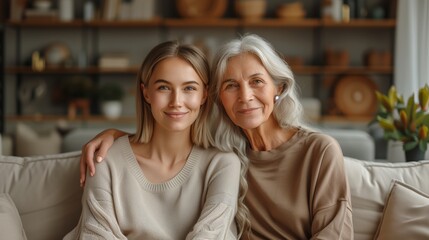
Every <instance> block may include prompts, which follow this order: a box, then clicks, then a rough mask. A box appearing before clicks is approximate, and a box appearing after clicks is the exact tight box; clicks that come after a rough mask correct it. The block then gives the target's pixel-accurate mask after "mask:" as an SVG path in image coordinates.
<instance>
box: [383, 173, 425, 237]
mask: <svg viewBox="0 0 429 240" xmlns="http://www.w3.org/2000/svg"><path fill="white" fill-rule="evenodd" d="M428 216H429V195H427V194H425V193H423V192H421V191H419V190H418V189H416V188H414V187H412V186H409V185H407V184H405V183H402V182H400V181H397V180H394V181H393V182H392V189H391V190H390V193H389V195H388V198H387V201H386V204H385V206H384V211H383V217H382V219H381V221H380V224H379V228H378V230H377V233H376V235H375V239H392V240H393V239H429V221H428Z"/></svg>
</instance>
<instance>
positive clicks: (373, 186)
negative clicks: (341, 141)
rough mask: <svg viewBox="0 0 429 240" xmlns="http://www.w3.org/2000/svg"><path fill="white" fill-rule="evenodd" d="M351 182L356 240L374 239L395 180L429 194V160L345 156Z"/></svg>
mask: <svg viewBox="0 0 429 240" xmlns="http://www.w3.org/2000/svg"><path fill="white" fill-rule="evenodd" d="M345 168H346V173H347V177H348V181H349V184H350V192H351V197H352V208H353V226H354V233H355V240H366V239H368V240H369V239H373V238H374V235H375V233H376V231H377V227H378V225H379V222H380V219H381V216H382V214H383V208H384V203H385V201H386V197H387V196H388V194H389V192H390V187H391V182H392V180H393V179H396V180H399V181H401V182H404V183H406V184H408V185H411V186H413V187H415V188H417V189H419V190H421V191H422V192H426V193H429V160H424V161H420V162H402V163H387V162H368V161H362V160H357V159H353V158H348V157H345Z"/></svg>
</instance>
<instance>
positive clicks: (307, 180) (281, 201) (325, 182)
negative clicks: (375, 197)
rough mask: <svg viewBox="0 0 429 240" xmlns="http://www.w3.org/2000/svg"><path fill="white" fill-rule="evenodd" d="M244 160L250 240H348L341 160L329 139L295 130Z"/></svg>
mask: <svg viewBox="0 0 429 240" xmlns="http://www.w3.org/2000/svg"><path fill="white" fill-rule="evenodd" d="M248 157H249V160H250V166H249V172H248V176H247V179H248V184H249V191H248V193H247V196H246V204H247V206H248V208H249V211H250V214H251V224H252V234H251V236H252V238H251V239H332V240H333V239H353V226H352V210H351V199H350V192H349V186H348V183H347V177H346V175H345V169H344V162H343V155H342V151H341V148H340V147H339V145H338V143H337V142H336V141H335V140H334V139H333V138H331V137H329V136H326V135H323V134H321V133H311V132H308V131H306V130H303V129H300V130H299V131H298V132H297V133H296V134H295V135H294V136H293V137H292V138H291V139H290V140H289V141H287V142H286V143H284V144H282V145H281V146H279V147H278V148H276V149H274V150H271V151H262V152H256V151H252V150H249V151H248Z"/></svg>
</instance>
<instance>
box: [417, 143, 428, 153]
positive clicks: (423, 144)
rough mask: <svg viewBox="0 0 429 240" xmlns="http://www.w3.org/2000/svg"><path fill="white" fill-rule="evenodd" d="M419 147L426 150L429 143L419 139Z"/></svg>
mask: <svg viewBox="0 0 429 240" xmlns="http://www.w3.org/2000/svg"><path fill="white" fill-rule="evenodd" d="M419 148H420V150H422V151H423V152H426V150H427V148H428V143H427V142H426V141H423V140H422V141H419Z"/></svg>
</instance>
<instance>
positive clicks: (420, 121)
mask: <svg viewBox="0 0 429 240" xmlns="http://www.w3.org/2000/svg"><path fill="white" fill-rule="evenodd" d="M420 125H425V126H429V114H426V115H421V116H419V117H417V119H416V126H420Z"/></svg>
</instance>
